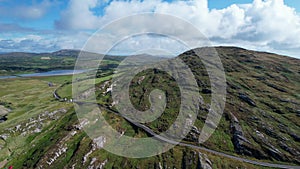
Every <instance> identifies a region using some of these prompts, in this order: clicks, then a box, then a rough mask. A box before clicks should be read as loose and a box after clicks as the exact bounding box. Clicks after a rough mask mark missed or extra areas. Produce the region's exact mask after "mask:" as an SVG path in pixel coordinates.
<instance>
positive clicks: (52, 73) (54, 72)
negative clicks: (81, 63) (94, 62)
mask: <svg viewBox="0 0 300 169" xmlns="http://www.w3.org/2000/svg"><path fill="white" fill-rule="evenodd" d="M86 71H87V70H52V71H48V72H41V73H28V74H20V75H17V76H14V75H12V76H0V79H12V78H18V77H44V76H62V75H72V74H80V73H84V72H86Z"/></svg>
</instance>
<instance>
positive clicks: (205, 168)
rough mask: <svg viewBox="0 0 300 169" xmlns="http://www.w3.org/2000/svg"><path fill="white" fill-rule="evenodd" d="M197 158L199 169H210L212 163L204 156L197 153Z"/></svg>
mask: <svg viewBox="0 0 300 169" xmlns="http://www.w3.org/2000/svg"><path fill="white" fill-rule="evenodd" d="M198 156H199V161H198V163H199V165H198V166H199V167H198V168H200V169H212V162H211V161H210V160H209V159H208V157H207V155H206V154H203V153H200V152H199V153H198Z"/></svg>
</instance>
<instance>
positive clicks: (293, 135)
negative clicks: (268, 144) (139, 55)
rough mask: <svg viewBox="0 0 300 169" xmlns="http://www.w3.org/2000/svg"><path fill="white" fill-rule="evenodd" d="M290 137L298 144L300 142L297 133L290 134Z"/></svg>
mask: <svg viewBox="0 0 300 169" xmlns="http://www.w3.org/2000/svg"><path fill="white" fill-rule="evenodd" d="M290 136H291V137H292V138H293V139H294V140H295V141H297V142H300V136H298V135H297V134H296V133H290Z"/></svg>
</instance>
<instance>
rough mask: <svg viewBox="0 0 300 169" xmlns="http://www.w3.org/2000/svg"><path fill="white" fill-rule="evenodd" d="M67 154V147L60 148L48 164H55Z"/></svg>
mask: <svg viewBox="0 0 300 169" xmlns="http://www.w3.org/2000/svg"><path fill="white" fill-rule="evenodd" d="M65 152H67V148H66V147H62V148H59V149H58V151H57V152H55V153H54V156H53V157H52V158H50V160H49V161H47V164H48V165H49V166H50V165H51V164H53V163H54V162H55V161H56V160H57V159H58V158H59V157H60V156H61V155H62V154H63V153H65Z"/></svg>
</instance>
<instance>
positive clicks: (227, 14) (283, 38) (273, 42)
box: [0, 0, 300, 58]
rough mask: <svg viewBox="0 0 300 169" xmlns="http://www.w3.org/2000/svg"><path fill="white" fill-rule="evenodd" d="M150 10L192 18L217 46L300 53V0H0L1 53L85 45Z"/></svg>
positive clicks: (73, 47)
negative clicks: (113, 25) (107, 27)
mask: <svg viewBox="0 0 300 169" xmlns="http://www.w3.org/2000/svg"><path fill="white" fill-rule="evenodd" d="M145 12H152V13H162V14H169V15H174V16H177V17H179V18H182V19H184V20H187V21H189V22H190V23H192V24H193V25H194V26H195V27H197V28H198V29H199V30H200V31H201V32H202V34H203V35H204V36H206V37H207V38H208V39H209V40H210V41H211V42H212V44H213V45H217V46H219V45H224V46H225V45H226V46H239V47H244V48H247V49H253V50H260V51H269V52H274V53H279V54H284V55H289V56H293V57H298V58H300V1H299V0H190V1H180V0H70V1H59V0H32V1H30V0H29V1H25V0H20V1H17V0H0V52H12V51H25V52H52V51H56V50H60V49H81V48H82V47H83V45H84V44H85V42H86V41H87V39H88V38H89V37H90V36H91V35H92V34H93V33H94V32H95V31H97V30H98V29H99V28H101V27H102V26H104V25H106V24H109V23H110V22H112V21H114V20H116V19H119V18H121V17H125V16H129V15H133V14H140V13H145ZM153 26H157V25H153ZM120 29H121V28H120ZM122 29H126V26H125V27H124V25H123V27H122ZM128 29H132V27H130V25H129V27H128ZM182 33H184V32H182Z"/></svg>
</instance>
